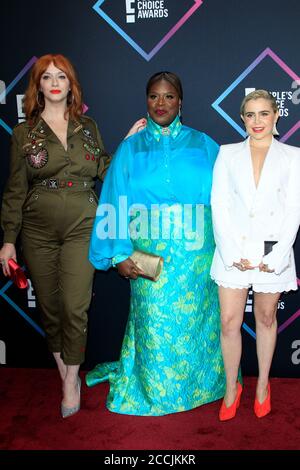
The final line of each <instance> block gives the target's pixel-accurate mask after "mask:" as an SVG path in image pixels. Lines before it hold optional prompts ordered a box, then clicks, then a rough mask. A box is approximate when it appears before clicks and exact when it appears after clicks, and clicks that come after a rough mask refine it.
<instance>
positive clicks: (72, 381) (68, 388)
mask: <svg viewBox="0 0 300 470" xmlns="http://www.w3.org/2000/svg"><path fill="white" fill-rule="evenodd" d="M66 367H67V373H66V376H65V379H64V382H63V393H64V397H63V400H62V404H63V405H64V406H65V407H67V408H73V407H74V406H76V405H78V403H79V400H80V396H79V390H78V372H79V367H80V366H79V365H75V366H66Z"/></svg>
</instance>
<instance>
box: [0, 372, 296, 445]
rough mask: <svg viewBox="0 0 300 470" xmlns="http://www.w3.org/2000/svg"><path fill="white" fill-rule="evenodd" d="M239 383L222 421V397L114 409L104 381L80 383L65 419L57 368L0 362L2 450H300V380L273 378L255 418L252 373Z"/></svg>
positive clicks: (0, 429) (0, 436) (0, 441)
mask: <svg viewBox="0 0 300 470" xmlns="http://www.w3.org/2000/svg"><path fill="white" fill-rule="evenodd" d="M81 377H82V378H83V377H84V373H83V372H81ZM244 382H245V385H244V392H243V395H242V399H241V406H240V409H239V411H238V414H237V417H236V418H235V419H234V420H232V421H229V422H226V423H220V422H219V421H218V410H219V406H220V401H218V402H214V403H211V404H209V405H205V406H202V407H200V408H197V409H194V410H192V411H188V412H184V413H177V414H173V415H168V416H162V417H136V416H126V415H118V414H115V413H111V412H109V411H108V410H107V409H106V408H105V398H106V395H107V391H108V385H107V384H101V385H98V386H96V387H94V388H91V389H90V388H87V387H86V385H85V384H83V387H82V409H81V411H80V412H79V413H78V414H76V415H74V416H72V417H70V418H67V419H65V420H63V419H62V418H61V417H60V414H59V411H60V399H61V397H60V382H59V379H58V375H57V372H56V371H55V370H52V369H46V370H44V369H9V368H1V369H0V449H7V450H21V449H23V450H63V449H64V450H74V449H78V450H100V449H101V450H102V449H105V450H133V449H134V450H138V449H151V450H156V449H160V450H163V449H164V450H168V449H170V450H171V449H173V450H195V449H198V450H216V449H219V450H253V449H258V450H274V449H277V450H296V449H300V379H277V378H273V379H271V386H272V404H273V409H272V413H271V414H270V415H269V416H267V417H265V418H263V419H260V420H259V419H257V418H256V417H255V415H254V413H253V400H254V391H255V378H254V377H245V379H244Z"/></svg>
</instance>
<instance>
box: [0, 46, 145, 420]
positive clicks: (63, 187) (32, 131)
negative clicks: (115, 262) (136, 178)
mask: <svg viewBox="0 0 300 470" xmlns="http://www.w3.org/2000/svg"><path fill="white" fill-rule="evenodd" d="M82 109H83V102H82V98H81V91H80V85H79V83H78V80H77V78H76V75H75V71H74V69H73V66H72V64H71V63H70V62H69V60H68V59H66V58H65V57H64V56H62V55H52V54H48V55H45V56H42V57H41V58H40V59H39V60H38V61H37V62H36V63H35V65H34V67H33V69H32V72H31V77H30V82H29V86H28V89H27V91H26V94H25V100H24V110H25V115H26V121H25V122H23V123H21V124H19V125H17V126H16V127H15V128H14V131H13V136H12V147H11V169H10V176H9V179H8V183H7V186H6V189H5V192H4V196H3V203H2V214H1V224H2V229H3V231H4V245H3V247H2V249H1V250H0V260H1V263H2V268H3V272H4V274H5V275H7V274H9V267H8V264H7V261H8V259H9V258H13V259H15V260H16V251H15V242H16V238H17V236H18V234H19V232H20V233H21V241H22V247H23V254H24V259H25V261H26V264H27V266H28V269H29V272H30V276H31V279H32V282H33V285H34V288H35V292H36V296H37V299H38V303H39V306H40V308H41V312H42V319H43V325H44V329H45V332H46V337H47V342H48V346H49V349H50V351H51V352H52V353H53V355H54V358H55V360H56V363H57V366H58V369H59V372H60V376H61V379H62V383H63V400H62V403H61V414H62V416H63V417H67V416H71V415H72V414H74V413H76V412H77V411H78V410H79V409H80V384H81V382H80V378H79V375H78V372H79V366H80V364H82V362H83V361H84V353H85V348H86V337H87V310H88V307H89V304H90V301H91V294H92V281H93V274H94V269H93V266H92V265H91V264H90V262H89V261H88V248H89V241H90V235H91V230H92V226H93V220H94V217H95V213H96V209H97V197H96V195H95V193H94V190H93V187H94V184H95V183H94V180H95V179H96V178H97V177H99V178H101V179H103V176H104V174H105V171H106V169H107V167H108V165H109V161H110V157H109V156H108V155H107V154H106V153H105V151H104V147H103V143H102V139H101V136H100V134H99V131H98V129H97V125H96V123H95V122H94V121H93V120H92V119H91V118H89V117H87V116H84V115H83V114H82ZM140 124H141V123H140V121H139V122H138V123H136V124H135V126H137V125H140ZM135 126H133V128H132V130H131V131H132V132H135V131H136V129H137V127H135ZM134 127H135V128H134ZM131 131H130V132H131Z"/></svg>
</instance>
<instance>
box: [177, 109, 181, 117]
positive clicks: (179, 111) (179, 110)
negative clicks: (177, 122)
mask: <svg viewBox="0 0 300 470" xmlns="http://www.w3.org/2000/svg"><path fill="white" fill-rule="evenodd" d="M178 116H179V118H181V107H180V108H179V109H178Z"/></svg>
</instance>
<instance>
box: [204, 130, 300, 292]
mask: <svg viewBox="0 0 300 470" xmlns="http://www.w3.org/2000/svg"><path fill="white" fill-rule="evenodd" d="M211 206H212V215H213V227H214V236H215V241H216V249H215V253H214V258H213V262H212V266H211V277H212V278H213V279H214V280H215V281H216V283H217V284H219V285H223V286H225V287H233V288H236V287H240V288H243V287H250V286H253V290H256V291H258V292H283V291H288V290H291V289H293V290H296V289H297V278H296V270H295V259H294V252H293V244H294V241H295V238H296V235H297V231H298V228H299V223H300V149H299V148H298V147H293V146H291V145H286V144H283V143H280V142H278V141H277V140H275V139H274V138H273V140H272V143H271V145H270V148H269V150H268V153H267V155H266V158H265V161H264V165H263V169H262V172H261V176H260V180H259V184H258V186H257V187H256V186H255V181H254V175H253V167H252V160H251V153H250V139H249V138H248V139H246V140H245V141H243V142H240V143H238V144H229V145H222V146H221V147H220V151H219V154H218V157H217V160H216V163H215V166H214V172H213V185H212V194H211ZM264 241H276V242H277V243H276V244H275V245H274V246H273V249H272V251H271V252H270V253H269V254H268V255H266V256H264ZM241 258H247V259H249V260H250V261H251V262H252V265H253V266H257V265H258V264H259V263H260V262H261V261H263V262H264V263H265V264H267V265H268V266H269V268H270V269H274V273H265V272H260V271H259V270H258V268H256V269H254V270H250V271H243V272H242V271H240V270H238V269H237V268H235V267H233V263H234V262H239V261H240V259H241ZM254 286H256V287H255V288H254Z"/></svg>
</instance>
